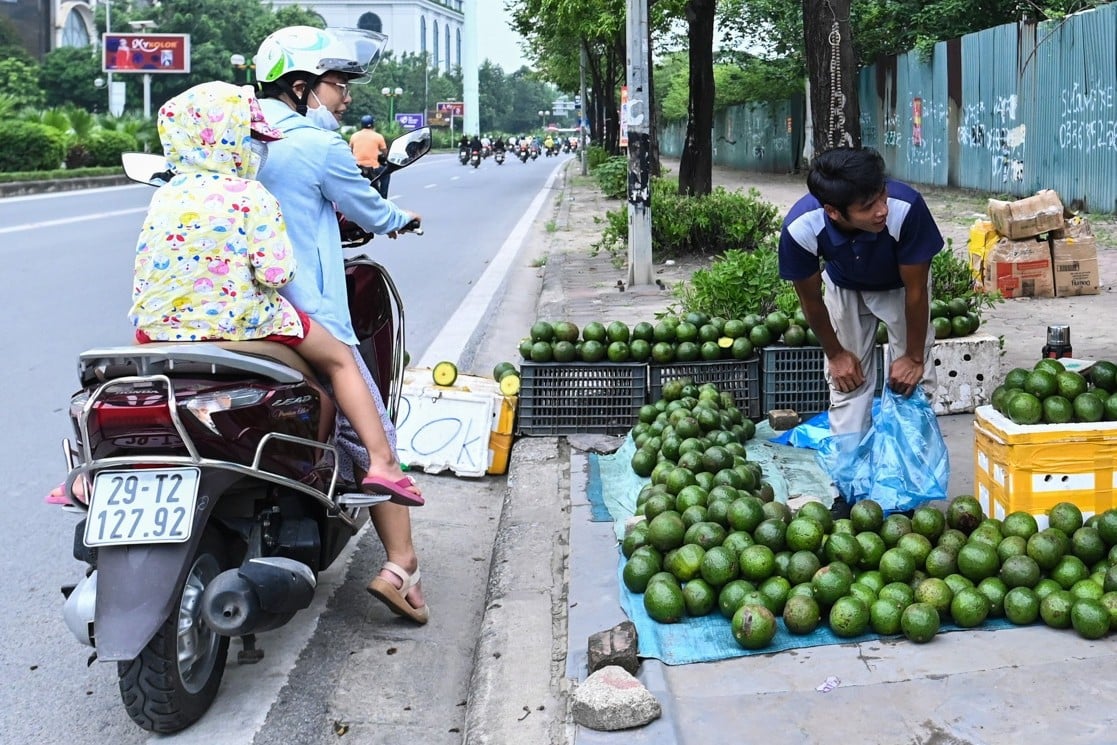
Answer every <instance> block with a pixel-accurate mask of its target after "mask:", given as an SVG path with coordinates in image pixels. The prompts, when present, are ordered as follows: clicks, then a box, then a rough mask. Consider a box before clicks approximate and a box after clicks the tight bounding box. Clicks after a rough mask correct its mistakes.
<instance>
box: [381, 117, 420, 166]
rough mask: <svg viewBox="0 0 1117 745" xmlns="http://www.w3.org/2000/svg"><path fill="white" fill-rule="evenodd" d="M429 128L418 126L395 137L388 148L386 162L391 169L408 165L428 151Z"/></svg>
mask: <svg viewBox="0 0 1117 745" xmlns="http://www.w3.org/2000/svg"><path fill="white" fill-rule="evenodd" d="M430 149H431V129H430V127H419V128H418V129H413V130H411V131H410V132H405V133H404V134H402V135H400V136H399V137H397V138H396V139H395V140H394V141H393V142H392V146H391V147H390V148H388V164H389V165H390V166H392V168H393V169H400V168H403V167H405V166H409V165H411V164H412V163H414V162H415V161H417V160H418V159H419V158H421V157H423V156H424V155H426V154H427V153H428V152H430Z"/></svg>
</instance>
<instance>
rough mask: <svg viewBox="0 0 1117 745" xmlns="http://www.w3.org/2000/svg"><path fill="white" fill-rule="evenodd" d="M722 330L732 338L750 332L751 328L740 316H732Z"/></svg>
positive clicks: (737, 337)
mask: <svg viewBox="0 0 1117 745" xmlns="http://www.w3.org/2000/svg"><path fill="white" fill-rule="evenodd" d="M722 332H723V333H724V334H725V335H726V336H728V337H729V338H730V339H739V338H740V337H742V336H745V335H746V334H748V332H749V330H748V327H747V326H746V325H745V322H744V321H742V320H741V319H740V318H730V319H729V320H728V321H726V322H725V328H724V329H722Z"/></svg>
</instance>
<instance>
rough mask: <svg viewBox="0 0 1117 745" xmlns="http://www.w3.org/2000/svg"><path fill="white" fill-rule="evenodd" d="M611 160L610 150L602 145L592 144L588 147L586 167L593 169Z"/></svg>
mask: <svg viewBox="0 0 1117 745" xmlns="http://www.w3.org/2000/svg"><path fill="white" fill-rule="evenodd" d="M607 160H609V151H607V150H606V149H605V148H603V147H601V146H600V145H590V146H589V147H588V148H586V168H588V169H589V170H591V171H592V170H593V169H595V168H597V167H598V166H599V165H601V164H602V163H604V162H605V161H607Z"/></svg>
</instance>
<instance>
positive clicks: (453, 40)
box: [0, 0, 497, 72]
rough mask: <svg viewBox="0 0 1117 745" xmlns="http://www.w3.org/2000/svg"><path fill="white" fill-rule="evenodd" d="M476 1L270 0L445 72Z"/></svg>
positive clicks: (455, 62) (453, 62) (456, 61)
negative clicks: (382, 39) (367, 34)
mask: <svg viewBox="0 0 1117 745" xmlns="http://www.w3.org/2000/svg"><path fill="white" fill-rule="evenodd" d="M480 1H481V0H312V1H310V2H308V1H307V0H272V5H273V6H274V7H276V8H281V7H284V6H288V5H298V6H300V7H303V8H306V9H307V10H312V11H314V12H315V13H317V14H318V15H320V16H321V17H322V19H323V20H324V21H325V22H326V25H327V26H347V27H350V28H363V29H368V30H370V31H380V32H382V33H385V34H387V35H388V49H389V50H390V51H391V52H392V53H393V54H394V55H395V56H396V57H399V56H400V55H401V54H408V53H410V54H423V53H426V54H429V55H430V60H431V66H432V67H433V68H437V69H438V70H440V71H442V72H449V71H450V70H451V69H453V68H455V67H460V66H461V63H462V34H463V33H464V26H465V13H464V11H463V6H464V5H465V3H467V2H480ZM496 1H497V0H486V2H496ZM2 2H3V0H0V3H2Z"/></svg>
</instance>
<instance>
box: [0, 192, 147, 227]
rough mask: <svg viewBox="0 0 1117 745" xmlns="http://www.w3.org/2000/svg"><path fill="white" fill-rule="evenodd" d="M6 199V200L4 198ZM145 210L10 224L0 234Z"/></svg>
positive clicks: (144, 208)
mask: <svg viewBox="0 0 1117 745" xmlns="http://www.w3.org/2000/svg"><path fill="white" fill-rule="evenodd" d="M5 201H7V200H5ZM145 212H147V207H133V208H132V209H127V210H115V211H113V212H98V213H96V214H90V215H78V216H76V217H63V218H60V219H58V220H43V221H41V222H28V223H24V224H22V225H12V226H9V227H6V228H0V235H3V234H5V233H18V232H20V231H23V230H38V229H40V228H53V227H55V226H57V225H69V224H70V223H75V222H87V221H89V220H103V219H104V218H106V217H122V216H124V215H136V214H141V213H145Z"/></svg>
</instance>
